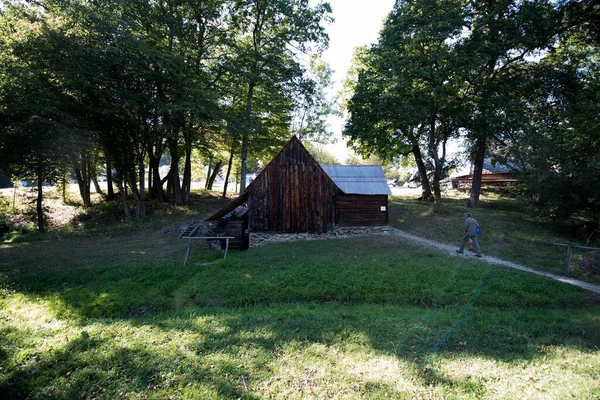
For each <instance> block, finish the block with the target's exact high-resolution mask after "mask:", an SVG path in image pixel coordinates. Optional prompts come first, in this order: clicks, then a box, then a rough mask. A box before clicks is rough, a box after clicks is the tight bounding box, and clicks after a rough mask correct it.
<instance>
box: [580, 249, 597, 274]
mask: <svg viewBox="0 0 600 400" xmlns="http://www.w3.org/2000/svg"><path fill="white" fill-rule="evenodd" d="M580 265H581V269H582V270H583V272H584V273H585V274H587V275H600V251H590V252H587V253H585V254H584V255H583V258H582V259H581V264H580Z"/></svg>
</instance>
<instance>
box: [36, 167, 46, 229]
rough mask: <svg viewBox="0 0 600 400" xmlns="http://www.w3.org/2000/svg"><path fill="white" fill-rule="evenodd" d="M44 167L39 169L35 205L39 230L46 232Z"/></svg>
mask: <svg viewBox="0 0 600 400" xmlns="http://www.w3.org/2000/svg"><path fill="white" fill-rule="evenodd" d="M41 170H42V168H41V167H40V170H39V171H38V177H37V192H38V195H37V200H36V204H35V205H36V207H35V211H36V215H37V223H38V230H39V231H40V232H41V233H44V232H46V229H45V227H44V226H45V221H44V207H43V205H42V200H43V191H42V188H43V185H44V179H43V178H42V171H41Z"/></svg>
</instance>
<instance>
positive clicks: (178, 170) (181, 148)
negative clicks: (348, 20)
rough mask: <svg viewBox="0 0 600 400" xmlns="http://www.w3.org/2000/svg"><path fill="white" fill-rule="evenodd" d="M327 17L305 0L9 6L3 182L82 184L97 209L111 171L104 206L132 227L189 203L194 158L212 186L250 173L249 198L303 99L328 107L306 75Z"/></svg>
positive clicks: (4, 41) (0, 76)
mask: <svg viewBox="0 0 600 400" xmlns="http://www.w3.org/2000/svg"><path fill="white" fill-rule="evenodd" d="M330 12H331V10H330V7H329V5H328V4H327V3H320V4H317V5H315V6H313V7H311V6H309V2H308V0H298V1H292V2H290V1H284V0H236V1H225V0H204V1H179V0H161V1H155V2H148V1H143V0H123V1H104V0H96V1H82V0H66V1H63V0H44V1H37V2H22V1H8V2H3V5H2V6H1V7H0V46H1V47H0V63H1V64H2V65H1V66H0V104H1V106H0V132H1V136H0V155H1V156H0V160H1V164H2V165H1V166H0V168H3V169H4V170H5V171H7V172H9V173H11V174H12V175H14V176H18V177H20V178H27V179H31V180H36V181H38V182H39V184H40V189H41V184H42V182H44V181H47V182H56V181H58V180H60V179H61V177H64V176H65V175H66V174H68V173H69V172H70V171H73V170H74V171H75V175H76V178H77V181H78V183H79V188H80V193H81V198H82V200H83V203H84V205H86V206H87V205H89V204H90V189H91V186H92V183H93V182H95V179H96V177H97V176H98V174H99V173H100V169H102V170H104V169H105V168H106V170H107V171H108V172H107V173H106V177H107V179H108V181H109V182H108V183H109V184H108V188H109V192H108V193H106V196H107V197H108V198H114V197H115V193H114V192H113V191H112V188H113V183H114V186H116V187H117V188H118V190H119V192H120V193H121V194H127V195H128V196H130V197H132V198H133V199H135V208H134V211H132V210H130V209H129V206H128V203H127V201H126V196H124V195H122V196H121V199H122V200H123V209H124V212H125V214H126V215H127V216H128V218H129V219H131V218H133V217H134V215H132V214H133V212H135V217H137V218H142V217H144V215H145V213H146V205H145V202H146V197H147V196H152V197H156V198H160V199H163V200H168V201H172V202H174V203H176V204H185V203H186V202H188V201H189V195H190V188H191V172H192V161H191V160H192V156H193V154H194V152H196V153H198V154H200V156H201V157H203V158H204V159H205V160H207V161H206V164H208V165H212V166H213V169H212V171H213V173H214V171H218V169H219V168H220V167H221V166H224V167H226V168H227V171H226V173H227V176H229V175H230V174H232V170H234V169H235V170H236V171H238V172H240V173H239V174H238V175H241V176H239V178H240V179H239V181H241V182H242V183H241V186H242V187H241V189H242V190H243V187H244V183H245V174H246V172H247V165H248V160H249V159H250V158H251V159H259V158H265V157H269V156H272V153H273V152H274V151H276V150H277V149H278V148H280V147H281V145H282V144H283V143H285V141H287V139H288V138H289V136H290V134H291V125H292V120H293V118H294V117H295V114H294V111H295V109H296V108H297V107H295V106H296V105H297V104H295V103H294V101H295V99H310V98H312V97H313V95H314V97H315V98H319V96H321V94H320V93H316V91H317V89H318V88H319V87H320V86H319V84H320V82H318V79H319V76H317V77H316V78H314V77H315V74H314V73H312V74H311V73H309V71H308V69H309V68H310V65H311V63H310V62H309V60H310V59H313V60H314V59H316V58H317V57H318V55H319V54H320V52H321V51H322V50H323V48H324V46H326V44H327V35H326V34H325V31H324V24H325V23H326V22H327V21H329V20H330V16H329V15H330ZM312 64H313V65H315V64H318V62H317V61H313V63H312ZM323 68H324V67H321V69H323ZM326 72H327V70H326ZM329 74H330V72H329ZM320 76H321V77H323V79H325V81H326V78H327V75H326V73H325V75H323V74H321V75H320ZM305 104H308V102H305ZM323 107H325V105H323ZM323 107H319V104H316V105H314V104H311V107H308V106H306V107H305V109H304V110H303V115H304V120H305V121H310V120H314V121H321V120H322V118H321V117H319V114H320V113H321V114H322V113H323ZM313 125H314V124H313ZM321 127H322V128H323V129H325V127H323V126H321ZM317 128H318V127H317ZM304 129H306V124H304ZM316 133H318V132H316ZM161 156H167V159H168V160H170V165H169V166H170V169H169V172H168V175H167V176H166V177H164V176H161V175H160V173H159V167H160V163H161ZM215 166H217V168H215ZM111 171H112V173H111ZM213 175H216V174H213ZM113 179H114V182H112V181H113ZM40 196H41V190H40ZM38 207H39V209H40V210H41V208H42V206H41V197H40V204H39V206H38ZM38 219H39V221H38V222H39V226H40V229H43V213H42V212H41V211H40V212H39V214H38Z"/></svg>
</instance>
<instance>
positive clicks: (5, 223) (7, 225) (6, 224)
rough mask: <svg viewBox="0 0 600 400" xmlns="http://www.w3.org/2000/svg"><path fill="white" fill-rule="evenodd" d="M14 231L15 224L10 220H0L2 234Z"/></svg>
mask: <svg viewBox="0 0 600 400" xmlns="http://www.w3.org/2000/svg"><path fill="white" fill-rule="evenodd" d="M12 230H13V223H12V222H11V220H9V219H8V218H0V234H1V233H8V232H11V231H12Z"/></svg>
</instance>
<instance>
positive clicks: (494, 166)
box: [450, 157, 520, 179]
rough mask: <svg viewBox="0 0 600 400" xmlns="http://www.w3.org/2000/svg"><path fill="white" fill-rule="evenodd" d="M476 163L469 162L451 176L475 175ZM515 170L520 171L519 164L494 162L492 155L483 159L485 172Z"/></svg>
mask: <svg viewBox="0 0 600 400" xmlns="http://www.w3.org/2000/svg"><path fill="white" fill-rule="evenodd" d="M473 169H474V165H473V162H469V163H467V165H465V166H464V167H463V168H461V169H459V170H456V171H454V172H453V173H452V174H450V178H453V179H454V178H463V177H466V176H469V175H473ZM515 171H520V168H519V166H518V165H517V164H515V163H512V162H510V161H509V162H508V163H506V164H502V163H500V162H492V159H491V158H490V157H487V158H484V159H483V173H484V174H509V173H512V172H515Z"/></svg>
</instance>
